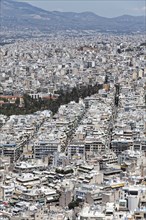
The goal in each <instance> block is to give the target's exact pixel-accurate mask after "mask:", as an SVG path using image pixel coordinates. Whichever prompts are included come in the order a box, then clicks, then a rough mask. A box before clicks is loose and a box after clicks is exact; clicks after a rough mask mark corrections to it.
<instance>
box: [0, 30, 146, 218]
mask: <svg viewBox="0 0 146 220" xmlns="http://www.w3.org/2000/svg"><path fill="white" fill-rule="evenodd" d="M12 33H13V32H11V31H10V32H9V31H8V32H7V35H6V36H7V37H6V38H7V40H6V41H3V43H2V44H1V45H0V59H1V68H0V220H1V219H3V220H4V219H5V220H90V219H92V220H120V219H121V220H138V219H141V220H145V219H146V110H145V108H146V65H145V64H146V43H145V34H144V33H132V34H123V33H122V34H117V33H116V34H115V33H113V34H112V33H98V32H96V31H92V30H84V31H83V30H82V31H75V30H72V31H71V30H70V31H62V32H56V33H53V32H52V33H45V34H41V35H39V36H38V34H36V36H34V37H26V38H25V37H18V36H17V37H16V38H15V39H14V38H13V37H12ZM27 34H28V36H29V34H30V35H31V32H29V31H28V33H27ZM3 36H4V33H3ZM8 39H9V40H8Z"/></svg>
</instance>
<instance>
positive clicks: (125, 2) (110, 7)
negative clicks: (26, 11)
mask: <svg viewBox="0 0 146 220" xmlns="http://www.w3.org/2000/svg"><path fill="white" fill-rule="evenodd" d="M19 1H25V2H28V3H30V4H32V5H35V6H38V7H41V8H43V9H46V10H49V11H54V10H56V11H73V12H83V11H91V12H94V13H96V14H98V15H100V16H105V17H115V16H119V15H123V14H129V15H144V14H146V3H145V1H144V0H114V1H113V0H64V1H62V0H19Z"/></svg>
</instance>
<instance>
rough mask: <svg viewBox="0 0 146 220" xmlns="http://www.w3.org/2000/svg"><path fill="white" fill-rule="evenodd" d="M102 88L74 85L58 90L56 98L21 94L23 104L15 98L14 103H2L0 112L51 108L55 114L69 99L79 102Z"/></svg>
mask: <svg viewBox="0 0 146 220" xmlns="http://www.w3.org/2000/svg"><path fill="white" fill-rule="evenodd" d="M101 88H102V85H99V84H97V83H96V84H95V85H87V86H85V85H82V86H80V87H79V86H77V87H74V88H73V89H72V90H71V91H68V90H67V91H64V90H60V91H58V94H59V96H58V98H57V99H53V97H52V96H50V98H49V99H47V100H44V99H41V98H39V99H33V98H31V97H30V96H29V95H28V94H24V95H23V100H24V105H23V107H20V105H19V104H20V102H19V100H18V99H17V100H16V102H15V103H14V104H11V103H8V104H7V105H2V106H1V108H0V114H4V115H7V116H10V115H19V114H22V115H24V114H32V113H34V112H36V111H42V110H51V111H52V112H53V114H55V113H56V112H57V111H58V109H59V107H60V105H64V104H68V103H69V102H71V101H75V102H79V99H80V98H83V99H84V98H85V97H87V96H91V95H93V94H95V93H98V90H99V89H101Z"/></svg>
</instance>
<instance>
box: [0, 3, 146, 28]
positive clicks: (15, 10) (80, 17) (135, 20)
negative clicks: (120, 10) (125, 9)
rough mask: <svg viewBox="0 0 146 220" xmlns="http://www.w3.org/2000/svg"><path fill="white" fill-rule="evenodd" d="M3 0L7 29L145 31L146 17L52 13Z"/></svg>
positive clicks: (90, 13)
mask: <svg viewBox="0 0 146 220" xmlns="http://www.w3.org/2000/svg"><path fill="white" fill-rule="evenodd" d="M0 1H1V28H2V29H8V30H12V29H13V30H25V29H31V30H37V29H38V30H41V31H54V30H67V29H75V30H85V29H86V30H88V29H90V30H98V31H103V32H105V31H112V32H137V31H140V32H144V31H145V19H144V18H145V17H144V16H139V17H134V16H128V15H123V16H120V17H116V18H105V17H101V16H98V15H96V14H94V13H92V12H83V13H74V12H57V11H54V12H49V11H45V10H43V9H40V8H37V7H34V6H32V5H30V4H28V3H24V2H17V1H14V0H0Z"/></svg>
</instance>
